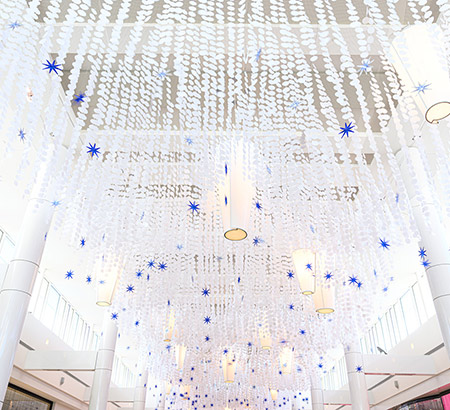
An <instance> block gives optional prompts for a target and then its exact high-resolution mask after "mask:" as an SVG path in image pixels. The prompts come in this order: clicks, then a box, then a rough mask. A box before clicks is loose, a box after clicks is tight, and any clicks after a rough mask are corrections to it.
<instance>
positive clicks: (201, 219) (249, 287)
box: [0, 0, 450, 409]
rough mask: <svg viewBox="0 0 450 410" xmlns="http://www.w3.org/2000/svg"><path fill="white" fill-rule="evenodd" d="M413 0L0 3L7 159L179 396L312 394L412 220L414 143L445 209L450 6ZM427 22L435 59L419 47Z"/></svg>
mask: <svg viewBox="0 0 450 410" xmlns="http://www.w3.org/2000/svg"><path fill="white" fill-rule="evenodd" d="M400 3H402V2H398V1H397V0H364V1H352V0H335V1H332V0H315V1H314V2H312V1H311V2H310V1H284V2H283V1H280V0H267V1H262V0H251V1H248V0H247V1H246V0H239V1H235V0H221V1H215V2H211V1H202V0H183V1H181V0H178V1H176V0H173V1H172V0H159V1H154V0H139V1H131V0H120V1H119V0H115V1H114V0H103V1H102V2H101V3H99V4H101V6H98V7H97V6H94V2H91V1H90V0H73V1H59V0H50V1H48V2H47V1H46V2H42V3H41V2H39V1H37V0H36V1H25V0H17V1H14V2H9V3H8V4H6V5H3V6H2V10H1V14H0V27H1V32H0V34H1V38H0V56H1V61H2V65H1V66H0V81H1V87H0V100H1V105H0V107H1V108H0V124H1V134H2V139H1V140H0V144H1V145H0V155H1V158H0V160H1V159H2V158H4V159H5V160H6V159H8V158H10V157H11V156H13V155H16V156H19V158H20V159H19V161H18V162H17V164H16V165H14V166H15V169H14V170H13V171H14V172H15V175H16V182H17V183H18V184H23V186H24V187H25V188H24V195H25V196H28V195H30V192H31V190H32V189H33V188H35V187H36V184H37V183H39V195H41V196H43V197H45V198H47V199H49V200H50V201H52V202H53V205H54V206H55V216H54V220H53V228H54V231H56V233H55V234H58V235H61V237H63V238H64V239H65V240H66V241H68V242H70V243H71V244H73V246H74V249H77V252H80V255H81V254H82V257H80V266H79V267H76V268H75V267H69V266H68V267H67V272H66V273H64V272H63V273H62V274H65V275H66V278H67V279H70V280H71V283H74V286H75V284H76V283H77V280H78V281H79V283H80V286H81V283H83V286H94V287H95V288H96V289H97V293H98V304H99V305H105V306H110V307H109V309H110V314H111V320H115V321H117V324H118V326H119V331H120V333H121V334H124V335H128V336H129V337H132V338H133V340H134V348H135V349H136V350H138V352H139V354H140V357H141V360H142V361H144V362H145V364H146V366H147V368H148V369H149V372H150V374H151V375H152V377H154V378H155V379H157V380H160V381H161V383H163V382H164V381H165V382H167V383H168V384H169V385H170V386H171V388H170V389H169V391H168V392H166V394H167V400H166V405H167V406H169V407H170V408H174V409H175V408H180V407H183V408H188V406H190V407H191V408H192V409H201V408H203V407H205V406H207V407H210V406H212V404H213V405H214V406H219V407H221V408H230V409H234V408H241V407H242V408H244V407H249V406H258V408H269V407H273V405H274V403H278V402H277V400H278V401H280V400H281V399H283V400H284V401H283V403H285V402H286V401H287V402H289V401H290V402H293V401H294V402H295V403H297V404H296V406H297V407H298V408H301V407H300V406H301V405H302V402H301V400H302V399H303V398H302V397H303V396H300V393H299V392H301V391H302V390H305V389H307V388H308V387H309V383H310V375H311V373H316V374H319V375H320V374H322V373H323V372H324V371H326V364H324V363H326V361H327V359H326V354H327V352H328V351H329V349H331V348H334V347H336V346H339V345H340V344H341V343H343V342H346V341H352V340H354V339H355V338H357V337H358V335H360V334H361V332H363V331H364V330H365V329H366V328H367V327H368V326H369V325H370V320H371V318H373V312H375V311H376V309H377V306H379V304H382V303H383V302H382V301H383V295H384V294H385V292H386V289H388V285H389V281H390V280H391V278H392V277H393V275H394V274H395V272H393V271H392V257H391V254H392V253H393V252H395V249H396V248H398V247H400V246H402V245H403V244H405V243H407V242H409V241H414V240H417V233H416V232H417V229H416V226H415V223H414V220H413V218H412V213H411V204H410V202H409V200H408V195H407V193H406V188H405V185H404V183H403V182H402V176H401V172H400V168H399V165H398V163H397V160H396V156H395V154H396V152H397V151H398V150H401V151H405V152H406V147H407V146H409V145H411V144H412V143H414V144H415V145H416V146H417V148H418V150H419V152H420V156H421V160H422V162H423V166H424V169H425V170H426V175H427V180H428V182H429V183H430V184H431V185H433V186H434V187H435V188H436V191H437V192H439V193H440V195H441V198H444V199H445V201H444V202H439V200H438V198H437V197H433V198H425V197H424V195H426V194H425V193H424V192H422V191H421V189H420V184H419V182H418V179H417V176H416V175H414V172H413V171H412V168H411V176H412V181H413V184H414V189H415V190H416V193H417V194H416V198H417V199H418V201H419V203H420V204H421V206H422V209H423V212H425V213H426V212H430V208H429V204H430V201H431V203H433V204H435V205H436V206H438V207H439V208H442V209H443V211H445V212H446V213H447V214H449V213H450V212H448V211H449V209H448V204H449V203H450V184H449V183H448V181H449V164H450V161H449V160H450V158H449V152H450V149H449V139H448V132H449V130H450V127H449V122H448V120H445V119H443V120H442V121H441V118H443V116H445V113H446V110H447V107H446V105H445V103H444V104H443V105H441V106H439V109H435V110H431V111H430V110H429V109H430V107H431V106H433V104H435V103H437V102H442V98H441V97H442V96H441V94H442V92H441V91H442V90H445V89H446V88H445V87H447V86H448V61H449V55H448V52H449V50H450V24H448V23H449V22H450V7H449V5H448V3H447V1H444V0H434V1H420V2H417V1H409V2H408V3H407V5H406V6H405V7H406V8H405V9H402V10H403V11H402V13H401V15H400V7H399V4H400ZM96 4H97V3H96ZM402 4H403V3H402ZM405 10H406V11H405ZM130 23H131V24H130ZM410 30H413V31H410ZM417 30H419V31H421V33H422V34H423V33H426V34H427V35H429V36H431V38H434V39H438V40H439V41H437V40H436V41H431V43H430V45H429V46H430V47H429V49H428V50H427V56H428V57H427V58H428V59H432V58H435V60H433V62H437V63H436V64H435V68H436V67H438V68H437V69H442V70H441V71H443V73H442V72H441V71H440V72H439V75H437V76H436V77H434V76H431V75H428V76H427V75H425V74H423V72H422V71H423V70H422V71H421V70H419V71H417V72H416V71H414V67H415V65H414V64H415V61H413V60H414V58H413V57H411V58H409V57H408V56H410V55H411V53H410V52H409V48H410V47H412V46H413V45H414V44H416V45H417V46H418V47H419V46H420V44H418V42H414V41H412V40H411V38H410V37H409V36H410V35H411V36H413V37H414V36H417V35H418V34H417V32H416V31H417ZM408 33H412V34H408ZM419 34H420V33H419ZM393 38H395V41H394V42H393V41H392V39H393ZM411 42H412V43H414V44H411ZM413 55H414V54H413ZM399 56H400V57H399ZM408 58H409V60H408ZM408 62H409V65H408ZM402 64H404V65H402ZM402 70H403V71H405V70H406V72H407V73H408V75H407V76H405V75H403V74H404V73H403V71H402ZM412 73H413V74H412ZM445 73H447V77H446V78H445ZM405 78H407V79H405ZM437 81H442V82H443V83H442V84H441V83H437ZM438 91H439V92H438ZM436 93H438V94H440V95H437V94H436ZM436 98H437V99H436ZM439 98H441V99H439ZM436 119H439V121H441V122H440V123H439V124H438V125H437V124H434V123H433V122H436ZM432 123H433V124H432ZM3 136H4V138H3ZM429 147H432V149H433V151H434V153H435V154H434V155H433V156H432V157H431V156H429V154H428V153H429V152H430V151H429V149H428V148H429ZM408 158H409V157H408V155H407V154H406V160H407V161H408ZM425 199H427V200H425ZM443 203H446V204H447V209H446V208H445V205H442V204H443ZM427 204H428V205H427ZM421 257H422V256H421ZM423 259H425V258H424V257H423ZM74 272H76V273H74ZM113 295H114V297H113ZM224 386H227V387H226V388H222V387H224ZM278 391H279V392H280V394H277V395H276V394H275V393H277V392H278ZM271 392H272V395H271ZM282 392H288V393H286V394H285V393H282ZM275 396H277V397H276V398H275V399H274V398H273V397H275ZM294 396H295V397H294ZM280 397H281V398H280ZM298 400H300V401H298ZM303 400H305V399H303Z"/></svg>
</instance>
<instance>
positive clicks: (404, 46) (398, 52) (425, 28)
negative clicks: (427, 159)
mask: <svg viewBox="0 0 450 410" xmlns="http://www.w3.org/2000/svg"><path fill="white" fill-rule="evenodd" d="M444 44H445V41H444V34H443V32H442V30H441V28H440V27H439V26H438V25H437V24H413V25H410V26H407V27H406V28H404V29H403V30H402V31H401V32H400V33H399V34H398V35H397V36H396V37H395V39H394V41H393V42H392V46H391V60H392V64H393V65H394V67H395V70H396V71H397V73H398V75H399V77H400V78H401V79H402V81H403V82H404V83H405V85H406V89H407V90H410V91H411V92H412V93H413V97H414V100H415V102H416V104H417V106H418V107H419V109H420V110H421V112H422V114H423V115H424V116H425V119H426V120H427V121H428V122H430V123H433V124H436V123H438V122H439V121H440V120H442V119H443V118H445V117H447V116H448V115H450V79H449V70H448V65H447V60H446V53H445V46H444Z"/></svg>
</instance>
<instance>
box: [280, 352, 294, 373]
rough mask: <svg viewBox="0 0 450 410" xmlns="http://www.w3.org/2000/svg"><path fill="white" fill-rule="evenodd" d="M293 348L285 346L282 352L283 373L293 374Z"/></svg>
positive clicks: (281, 365)
mask: <svg viewBox="0 0 450 410" xmlns="http://www.w3.org/2000/svg"><path fill="white" fill-rule="evenodd" d="M293 355H294V352H293V349H292V348H289V347H285V348H284V349H283V350H282V351H281V353H280V367H281V373H283V374H291V372H292V359H293Z"/></svg>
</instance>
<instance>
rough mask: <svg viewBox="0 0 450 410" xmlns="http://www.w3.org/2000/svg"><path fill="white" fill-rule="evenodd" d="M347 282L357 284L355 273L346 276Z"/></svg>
mask: <svg viewBox="0 0 450 410" xmlns="http://www.w3.org/2000/svg"><path fill="white" fill-rule="evenodd" d="M348 283H349V284H350V285H357V284H358V278H357V277H356V276H355V275H353V276H349V277H348Z"/></svg>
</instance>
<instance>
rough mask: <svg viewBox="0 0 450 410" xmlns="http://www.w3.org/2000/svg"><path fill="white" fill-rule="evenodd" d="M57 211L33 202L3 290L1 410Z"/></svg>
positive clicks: (42, 202) (0, 296)
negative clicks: (47, 237)
mask: <svg viewBox="0 0 450 410" xmlns="http://www.w3.org/2000/svg"><path fill="white" fill-rule="evenodd" d="M53 210H54V207H53V206H52V203H51V202H50V201H47V200H44V199H31V200H30V202H29V203H28V207H27V210H26V212H25V216H24V218H23V222H22V227H21V230H20V236H19V241H18V242H17V244H16V250H15V254H14V258H13V259H12V260H11V262H10V263H9V265H8V269H7V271H6V275H5V280H4V282H3V287H2V289H1V290H0V408H1V407H2V405H3V400H4V398H5V394H6V389H7V387H8V382H9V378H10V376H11V370H12V367H13V362H14V356H15V353H16V348H17V345H18V344H19V340H20V335H21V333H22V328H23V324H24V321H25V316H26V314H27V310H28V304H29V302H30V298H31V292H32V290H33V285H34V281H35V279H36V275H37V271H38V269H39V264H40V262H41V258H42V253H43V252H44V247H45V239H46V234H47V232H48V230H49V228H50V223H51V219H52V216H53Z"/></svg>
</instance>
